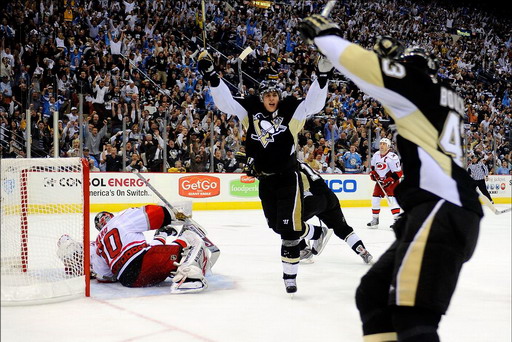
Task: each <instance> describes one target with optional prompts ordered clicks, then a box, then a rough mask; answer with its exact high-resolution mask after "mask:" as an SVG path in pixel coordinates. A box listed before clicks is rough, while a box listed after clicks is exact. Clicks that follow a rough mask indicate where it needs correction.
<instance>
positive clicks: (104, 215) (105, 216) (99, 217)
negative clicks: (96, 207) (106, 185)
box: [94, 211, 114, 231]
mask: <svg viewBox="0 0 512 342" xmlns="http://www.w3.org/2000/svg"><path fill="white" fill-rule="evenodd" d="M112 217H114V214H112V213H109V212H108V211H101V212H99V213H97V214H96V216H95V217H94V225H95V226H96V229H97V230H98V231H100V230H102V229H103V227H105V226H106V225H107V223H108V221H110V219H111V218H112Z"/></svg>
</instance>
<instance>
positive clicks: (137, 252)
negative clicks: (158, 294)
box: [58, 205, 216, 293]
mask: <svg viewBox="0 0 512 342" xmlns="http://www.w3.org/2000/svg"><path fill="white" fill-rule="evenodd" d="M171 221H172V216H171V213H170V212H169V211H168V210H167V209H166V208H165V207H162V206H159V205H146V206H142V207H139V208H129V209H126V210H124V211H122V212H120V213H119V214H117V215H115V216H114V215H113V214H111V213H109V212H100V213H98V214H97V215H96V217H95V224H96V228H97V229H98V230H99V234H98V236H97V238H96V241H94V242H91V251H90V254H91V273H92V274H94V276H95V277H96V279H97V281H99V282H116V281H119V282H120V283H121V284H122V285H124V286H128V287H146V286H153V285H156V284H158V283H160V282H162V281H164V280H165V279H166V278H167V277H169V276H173V284H172V285H171V292H172V293H180V292H197V291H201V290H203V289H205V288H206V287H207V283H206V279H205V277H204V275H205V274H206V272H207V271H209V270H210V269H211V266H212V263H211V260H210V257H211V252H210V250H208V249H207V248H206V247H205V243H204V242H203V240H204V241H208V242H209V243H210V244H211V241H209V240H208V239H207V238H206V237H201V236H200V235H199V234H198V233H202V230H201V229H200V228H197V227H195V226H194V225H192V224H190V223H188V222H185V224H184V225H183V228H182V230H181V233H180V234H179V236H178V237H177V239H176V240H174V241H172V242H170V243H167V241H166V240H167V236H168V235H176V234H177V232H176V230H175V229H174V228H172V227H170V226H169V225H170V224H171ZM147 230H155V231H156V234H155V236H154V237H153V239H152V240H151V241H150V242H148V241H146V237H145V235H144V232H145V231H147ZM68 239H69V237H68V236H67V235H65V236H63V237H61V239H60V240H59V242H58V245H59V250H64V246H66V245H67V244H68V243H69V242H68V241H67V240H68ZM75 243H76V242H75ZM212 245H213V244H212ZM67 250H69V251H72V249H70V248H69V247H68V248H67ZM61 254H64V253H61ZM60 257H61V259H62V260H63V261H64V260H66V257H65V256H62V255H60ZM214 259H215V260H216V258H214ZM215 260H213V262H215ZM64 262H65V261H64ZM171 273H172V274H171Z"/></svg>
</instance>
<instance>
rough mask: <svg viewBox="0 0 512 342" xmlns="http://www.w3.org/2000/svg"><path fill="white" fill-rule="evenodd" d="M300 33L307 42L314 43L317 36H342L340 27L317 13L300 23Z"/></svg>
mask: <svg viewBox="0 0 512 342" xmlns="http://www.w3.org/2000/svg"><path fill="white" fill-rule="evenodd" d="M299 33H300V35H301V37H302V39H303V40H304V42H306V43H307V44H313V41H314V39H315V38H316V37H320V36H329V35H336V36H340V37H341V35H342V34H341V29H340V27H339V26H338V25H337V24H335V23H333V22H332V21H330V20H329V19H327V18H325V17H323V16H321V15H319V14H315V15H312V16H310V17H307V18H306V19H304V20H302V21H301V22H300V23H299Z"/></svg>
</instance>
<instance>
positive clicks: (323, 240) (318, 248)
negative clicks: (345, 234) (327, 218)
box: [311, 227, 332, 255]
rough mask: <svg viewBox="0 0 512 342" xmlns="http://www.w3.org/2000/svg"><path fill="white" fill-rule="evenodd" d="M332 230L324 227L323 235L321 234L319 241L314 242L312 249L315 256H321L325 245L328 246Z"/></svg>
mask: <svg viewBox="0 0 512 342" xmlns="http://www.w3.org/2000/svg"><path fill="white" fill-rule="evenodd" d="M331 235H332V230H330V229H329V228H327V227H322V234H320V237H319V238H318V240H312V241H313V243H312V247H311V250H312V252H313V254H314V255H320V253H322V251H323V250H324V248H325V245H327V241H329V239H330V238H331Z"/></svg>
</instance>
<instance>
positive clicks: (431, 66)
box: [398, 46, 439, 76]
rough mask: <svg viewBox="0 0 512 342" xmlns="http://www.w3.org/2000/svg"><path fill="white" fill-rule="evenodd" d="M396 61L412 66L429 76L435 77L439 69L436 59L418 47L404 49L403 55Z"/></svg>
mask: <svg viewBox="0 0 512 342" xmlns="http://www.w3.org/2000/svg"><path fill="white" fill-rule="evenodd" d="M398 60H399V61H400V62H402V63H404V64H408V65H412V66H414V67H416V68H418V69H420V70H422V71H424V72H426V73H428V74H429V75H430V76H435V75H436V73H437V69H438V68H439V64H438V62H437V59H436V58H435V57H434V56H433V55H431V54H428V53H427V52H426V51H425V49H423V48H421V47H418V46H413V47H409V48H407V49H405V51H404V53H403V54H402V55H401V56H400V57H398Z"/></svg>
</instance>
